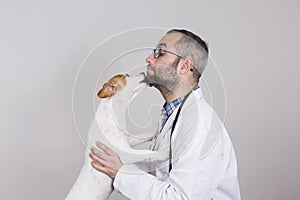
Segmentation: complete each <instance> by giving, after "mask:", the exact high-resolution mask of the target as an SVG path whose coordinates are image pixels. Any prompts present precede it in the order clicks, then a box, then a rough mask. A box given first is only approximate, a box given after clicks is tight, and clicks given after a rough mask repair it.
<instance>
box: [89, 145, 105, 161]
mask: <svg viewBox="0 0 300 200" xmlns="http://www.w3.org/2000/svg"><path fill="white" fill-rule="evenodd" d="M91 153H92V154H94V155H95V156H96V157H98V158H100V159H102V160H108V159H109V155H107V154H106V153H105V152H103V151H100V150H99V149H97V148H95V147H92V148H91Z"/></svg>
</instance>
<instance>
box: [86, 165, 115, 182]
mask: <svg viewBox="0 0 300 200" xmlns="http://www.w3.org/2000/svg"><path fill="white" fill-rule="evenodd" d="M91 165H92V167H93V168H95V169H96V170H98V171H100V172H102V173H104V174H106V175H108V176H110V177H111V178H115V175H116V171H115V170H112V169H110V168H107V167H105V166H103V165H101V164H99V163H98V162H95V161H92V162H91Z"/></svg>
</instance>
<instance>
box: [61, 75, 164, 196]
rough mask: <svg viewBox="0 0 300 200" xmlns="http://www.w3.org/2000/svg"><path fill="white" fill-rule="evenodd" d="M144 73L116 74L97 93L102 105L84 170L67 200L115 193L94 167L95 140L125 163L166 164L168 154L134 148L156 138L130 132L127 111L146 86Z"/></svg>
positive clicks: (90, 135) (90, 137)
mask: <svg viewBox="0 0 300 200" xmlns="http://www.w3.org/2000/svg"><path fill="white" fill-rule="evenodd" d="M144 80H145V74H144V73H141V74H139V75H137V76H129V75H127V74H126V75H116V76H114V77H113V78H111V79H110V80H109V81H108V82H107V83H105V84H104V85H103V87H102V89H101V90H100V91H99V93H98V97H99V98H100V103H99V105H98V108H97V111H96V113H95V118H94V120H93V122H92V124H91V127H90V129H89V132H88V141H87V149H88V151H87V152H86V154H85V161H84V165H83V168H82V170H81V172H80V174H79V177H78V178H77V180H76V182H75V184H74V185H73V187H72V188H71V190H70V192H69V194H68V196H67V197H66V200H104V199H107V198H108V197H109V195H110V194H111V192H112V190H113V186H112V179H111V178H110V177H109V176H107V175H105V174H104V173H101V172H99V171H97V170H95V169H94V168H93V167H92V166H91V161H92V160H91V158H90V157H89V149H90V148H91V147H92V146H95V142H96V141H100V142H102V143H104V144H105V145H106V146H108V147H109V148H111V149H112V150H113V151H115V152H116V153H117V154H118V155H119V156H120V159H121V161H122V163H124V164H125V163H137V162H152V161H164V160H167V159H168V157H169V152H168V151H161V152H159V151H150V150H137V149H133V148H132V146H134V145H137V144H141V143H144V142H146V141H149V140H151V139H152V137H153V135H151V136H150V135H143V136H139V137H133V136H131V135H129V134H128V133H127V131H126V130H127V129H126V111H127V109H128V106H129V105H128V104H129V103H130V102H131V101H132V100H133V98H134V97H135V96H136V95H137V94H138V93H139V92H140V91H141V90H142V89H143V88H145V87H146V83H145V82H144Z"/></svg>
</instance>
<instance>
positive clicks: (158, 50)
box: [153, 47, 186, 59]
mask: <svg viewBox="0 0 300 200" xmlns="http://www.w3.org/2000/svg"><path fill="white" fill-rule="evenodd" d="M161 51H165V52H167V53H170V54H173V55H175V56H178V57H180V58H183V59H185V58H186V57H184V56H182V55H180V54H178V53H175V52H172V51H168V50H166V49H163V48H161V47H156V48H154V49H153V57H154V58H155V59H158V58H160V57H162V56H163V54H162V53H161Z"/></svg>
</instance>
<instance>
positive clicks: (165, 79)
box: [146, 33, 182, 91]
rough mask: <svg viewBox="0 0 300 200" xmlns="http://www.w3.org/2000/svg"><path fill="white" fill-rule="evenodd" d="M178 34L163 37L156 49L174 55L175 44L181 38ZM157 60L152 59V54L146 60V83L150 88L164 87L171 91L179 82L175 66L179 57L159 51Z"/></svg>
mask: <svg viewBox="0 0 300 200" xmlns="http://www.w3.org/2000/svg"><path fill="white" fill-rule="evenodd" d="M181 37H182V36H181V34H180V33H169V34H167V35H165V36H164V37H163V38H162V39H161V40H160V41H159V43H158V45H157V46H156V47H160V48H161V49H164V50H168V51H171V52H174V53H176V50H175V48H174V46H175V43H176V42H177V41H178V40H179V39H180V38H181ZM161 52H162V54H161V56H160V57H159V58H154V54H153V53H152V54H151V55H150V56H149V57H148V58H147V59H146V61H147V63H148V66H147V76H146V81H147V83H148V84H149V85H150V86H155V87H158V88H159V87H161V86H163V87H165V88H166V89H168V90H170V91H172V90H173V89H174V87H176V85H177V84H178V82H179V76H178V72H177V66H178V64H179V62H180V57H178V56H176V55H174V54H171V53H168V52H165V51H161Z"/></svg>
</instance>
